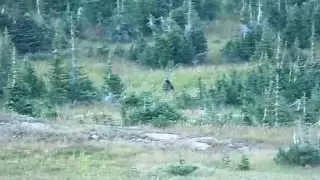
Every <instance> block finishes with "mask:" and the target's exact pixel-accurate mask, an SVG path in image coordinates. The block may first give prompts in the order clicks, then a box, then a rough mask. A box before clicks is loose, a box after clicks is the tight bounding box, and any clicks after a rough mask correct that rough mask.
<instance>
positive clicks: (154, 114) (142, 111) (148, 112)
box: [121, 93, 184, 127]
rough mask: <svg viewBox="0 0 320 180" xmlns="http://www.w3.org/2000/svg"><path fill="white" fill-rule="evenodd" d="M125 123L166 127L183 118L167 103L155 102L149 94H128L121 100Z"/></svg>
mask: <svg viewBox="0 0 320 180" xmlns="http://www.w3.org/2000/svg"><path fill="white" fill-rule="evenodd" d="M121 114H122V118H123V119H124V124H125V125H138V124H151V125H153V126H155V127H167V126H169V125H171V124H174V123H177V122H178V121H180V120H183V119H184V118H183V116H182V115H181V114H180V113H179V112H178V111H177V110H176V109H175V108H173V107H172V106H170V105H169V104H168V103H160V102H155V101H154V100H153V99H152V96H151V95H150V94H146V93H144V94H142V95H140V96H137V95H134V94H132V95H129V96H127V97H125V98H123V99H122V100H121Z"/></svg>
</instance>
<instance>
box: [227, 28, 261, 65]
mask: <svg viewBox="0 0 320 180" xmlns="http://www.w3.org/2000/svg"><path fill="white" fill-rule="evenodd" d="M250 28H251V27H250ZM259 38H260V35H259V32H257V30H254V31H251V32H250V33H248V34H247V35H246V36H245V37H241V38H239V39H235V40H231V41H229V42H228V43H227V44H226V46H225V47H224V49H223V56H224V58H225V61H227V62H243V61H249V60H250V57H251V56H253V55H254V53H255V50H256V42H258V41H259Z"/></svg>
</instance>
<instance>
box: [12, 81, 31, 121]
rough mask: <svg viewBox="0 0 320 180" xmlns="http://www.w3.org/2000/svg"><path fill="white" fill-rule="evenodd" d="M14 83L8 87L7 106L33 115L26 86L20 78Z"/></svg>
mask: <svg viewBox="0 0 320 180" xmlns="http://www.w3.org/2000/svg"><path fill="white" fill-rule="evenodd" d="M16 80H17V81H16V83H14V84H13V86H12V87H9V88H8V92H9V93H8V100H7V104H6V106H7V108H8V109H9V110H12V111H14V112H17V113H19V114H23V115H31V116H33V115H34V112H33V111H34V108H33V106H32V103H31V101H30V100H29V99H28V92H27V90H28V86H27V85H26V84H25V83H23V82H22V81H21V80H20V78H17V79H16Z"/></svg>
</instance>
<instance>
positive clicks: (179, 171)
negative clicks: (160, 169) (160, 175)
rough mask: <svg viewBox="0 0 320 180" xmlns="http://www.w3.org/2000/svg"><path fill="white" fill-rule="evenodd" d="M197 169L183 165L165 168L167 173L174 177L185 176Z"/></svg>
mask: <svg viewBox="0 0 320 180" xmlns="http://www.w3.org/2000/svg"><path fill="white" fill-rule="evenodd" d="M197 169H198V167H197V166H195V165H191V164H185V163H181V162H180V163H179V164H171V165H169V166H168V167H167V172H168V173H169V174H171V175H174V176H187V175H189V174H191V173H193V172H194V171H196V170H197Z"/></svg>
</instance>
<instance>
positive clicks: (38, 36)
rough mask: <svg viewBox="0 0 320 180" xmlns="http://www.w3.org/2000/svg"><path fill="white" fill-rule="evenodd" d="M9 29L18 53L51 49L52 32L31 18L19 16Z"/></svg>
mask: <svg viewBox="0 0 320 180" xmlns="http://www.w3.org/2000/svg"><path fill="white" fill-rule="evenodd" d="M9 27H10V28H9V32H10V35H11V36H12V41H13V42H14V44H15V46H16V48H17V50H18V52H20V53H23V54H24V53H35V52H39V51H47V50H50V49H51V45H52V38H53V33H52V31H51V30H50V29H48V28H47V27H46V26H45V25H43V24H39V23H37V22H36V21H35V20H33V19H32V17H31V16H19V17H18V18H17V19H16V23H14V24H12V25H11V26H9Z"/></svg>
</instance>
